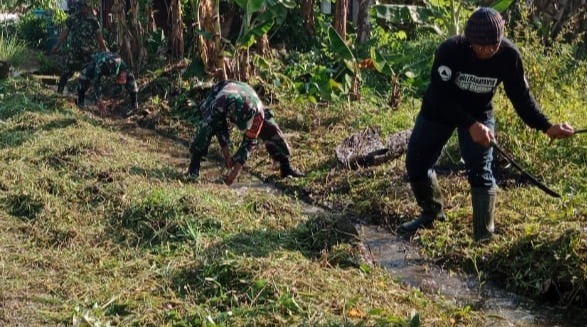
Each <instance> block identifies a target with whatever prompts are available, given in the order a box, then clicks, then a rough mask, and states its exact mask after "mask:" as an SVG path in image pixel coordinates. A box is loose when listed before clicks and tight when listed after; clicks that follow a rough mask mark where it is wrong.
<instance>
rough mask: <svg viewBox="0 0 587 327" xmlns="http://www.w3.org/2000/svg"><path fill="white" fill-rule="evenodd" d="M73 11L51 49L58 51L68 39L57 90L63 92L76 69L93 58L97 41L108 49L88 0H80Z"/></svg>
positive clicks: (79, 68) (53, 51)
mask: <svg viewBox="0 0 587 327" xmlns="http://www.w3.org/2000/svg"><path fill="white" fill-rule="evenodd" d="M74 8H75V9H73V13H72V14H71V15H69V16H68V17H67V19H66V20H65V28H64V29H63V31H62V32H61V34H60V35H59V40H58V41H57V43H56V44H55V46H54V47H53V48H52V49H51V53H57V51H59V49H60V48H61V45H62V44H63V43H64V42H65V41H66V40H67V41H68V47H67V49H65V51H64V56H65V58H64V59H65V62H64V68H63V69H64V71H63V72H62V74H61V77H60V78H59V84H58V86H57V92H58V93H60V94H61V93H63V89H64V88H65V85H66V84H67V81H68V80H69V79H70V78H71V77H72V76H73V74H74V73H75V72H76V71H79V70H81V69H82V68H83V67H84V66H85V65H87V64H88V63H89V62H90V61H91V60H92V56H93V55H94V53H95V52H96V51H95V50H96V47H95V43H94V41H95V42H97V43H98V45H99V46H100V49H102V51H108V48H107V47H106V44H105V42H104V38H103V37H102V31H101V27H100V23H99V22H98V19H96V17H94V15H93V14H92V8H90V6H89V5H88V3H87V0H78V1H77V3H76V4H75V7H74Z"/></svg>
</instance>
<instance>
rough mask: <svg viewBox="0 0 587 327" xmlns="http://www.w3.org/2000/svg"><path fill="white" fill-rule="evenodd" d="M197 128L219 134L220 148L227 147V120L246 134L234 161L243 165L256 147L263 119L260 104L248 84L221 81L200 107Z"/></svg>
mask: <svg viewBox="0 0 587 327" xmlns="http://www.w3.org/2000/svg"><path fill="white" fill-rule="evenodd" d="M200 111H201V113H202V120H201V122H200V128H203V129H209V130H210V132H212V130H213V129H218V130H215V131H213V133H215V134H216V135H218V138H219V140H218V141H219V142H220V144H221V145H226V144H229V142H230V138H229V132H230V130H229V128H228V124H227V120H228V121H230V122H231V123H233V124H234V125H235V126H236V127H237V128H238V129H240V130H242V131H245V133H244V137H243V140H242V142H241V144H240V146H239V149H238V150H237V152H236V154H235V155H234V156H233V159H234V160H235V161H237V162H241V163H243V164H244V162H245V160H246V159H247V158H248V156H249V154H250V152H251V150H252V148H253V147H254V146H255V145H256V144H257V137H258V136H259V133H260V132H261V127H262V126H263V120H264V106H263V102H262V101H261V99H260V98H259V96H258V95H257V93H256V92H255V90H253V88H251V87H250V86H249V85H248V84H246V83H243V82H238V81H223V82H220V83H218V84H216V85H215V86H214V87H213V89H212V91H211V92H210V94H209V95H208V96H207V98H206V99H205V100H204V101H203V102H202V104H201V106H200Z"/></svg>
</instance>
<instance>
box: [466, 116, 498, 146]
mask: <svg viewBox="0 0 587 327" xmlns="http://www.w3.org/2000/svg"><path fill="white" fill-rule="evenodd" d="M469 134H470V135H471V138H472V139H473V141H474V142H475V143H479V144H481V145H483V146H484V147H486V148H488V147H489V146H490V144H491V140H493V139H494V138H495V135H493V132H492V131H491V130H490V129H489V127H487V126H485V125H483V124H481V123H480V122H475V123H474V124H473V125H471V127H469Z"/></svg>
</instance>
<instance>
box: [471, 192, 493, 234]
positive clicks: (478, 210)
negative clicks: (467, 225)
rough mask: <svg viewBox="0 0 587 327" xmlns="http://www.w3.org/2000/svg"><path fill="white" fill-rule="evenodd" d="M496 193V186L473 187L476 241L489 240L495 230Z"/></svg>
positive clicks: (472, 197)
mask: <svg viewBox="0 0 587 327" xmlns="http://www.w3.org/2000/svg"><path fill="white" fill-rule="evenodd" d="M495 194H496V191H495V189H494V188H490V189H484V188H477V187H473V188H471V202H472V203H473V237H474V238H475V241H477V242H479V241H483V240H489V239H491V237H492V236H493V232H494V230H495Z"/></svg>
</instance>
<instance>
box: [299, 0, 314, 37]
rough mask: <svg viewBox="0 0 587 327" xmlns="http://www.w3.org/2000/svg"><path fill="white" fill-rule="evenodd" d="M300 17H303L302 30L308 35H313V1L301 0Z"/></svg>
mask: <svg viewBox="0 0 587 327" xmlns="http://www.w3.org/2000/svg"><path fill="white" fill-rule="evenodd" d="M302 17H303V19H304V30H305V31H306V34H307V35H308V36H314V25H315V24H316V21H315V19H314V1H313V0H302Z"/></svg>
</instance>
